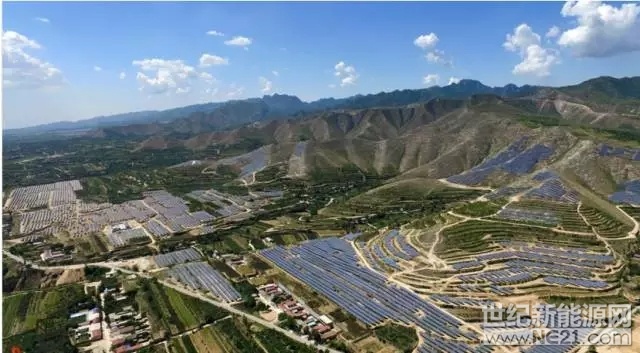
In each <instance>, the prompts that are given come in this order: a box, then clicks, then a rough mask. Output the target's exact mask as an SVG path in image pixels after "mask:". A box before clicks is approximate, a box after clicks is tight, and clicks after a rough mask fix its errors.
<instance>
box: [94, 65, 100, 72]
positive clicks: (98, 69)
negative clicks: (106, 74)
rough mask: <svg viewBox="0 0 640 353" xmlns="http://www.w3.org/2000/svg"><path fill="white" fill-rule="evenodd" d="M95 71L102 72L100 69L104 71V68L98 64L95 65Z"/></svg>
mask: <svg viewBox="0 0 640 353" xmlns="http://www.w3.org/2000/svg"><path fill="white" fill-rule="evenodd" d="M93 71H95V72H100V71H102V68H101V67H100V66H97V65H96V66H94V67H93Z"/></svg>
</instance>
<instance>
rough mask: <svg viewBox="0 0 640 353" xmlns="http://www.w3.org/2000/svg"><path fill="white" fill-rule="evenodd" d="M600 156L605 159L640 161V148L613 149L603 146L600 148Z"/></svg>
mask: <svg viewBox="0 0 640 353" xmlns="http://www.w3.org/2000/svg"><path fill="white" fill-rule="evenodd" d="M598 154H599V155H600V156H603V157H619V158H625V159H631V160H634V161H640V148H635V149H634V148H623V147H613V146H609V145H606V144H602V145H600V147H599V148H598Z"/></svg>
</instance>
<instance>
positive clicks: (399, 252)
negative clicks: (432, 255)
mask: <svg viewBox="0 0 640 353" xmlns="http://www.w3.org/2000/svg"><path fill="white" fill-rule="evenodd" d="M384 247H385V248H386V249H387V250H388V251H389V252H390V253H391V254H392V255H393V256H395V257H398V258H401V259H403V260H407V261H408V260H411V259H413V258H415V257H416V256H418V255H419V254H418V251H417V250H416V249H415V248H414V247H413V246H411V245H410V244H409V243H407V240H406V239H405V237H404V236H402V235H401V234H400V231H398V230H397V229H393V230H391V231H389V232H388V233H387V234H386V235H385V236H384Z"/></svg>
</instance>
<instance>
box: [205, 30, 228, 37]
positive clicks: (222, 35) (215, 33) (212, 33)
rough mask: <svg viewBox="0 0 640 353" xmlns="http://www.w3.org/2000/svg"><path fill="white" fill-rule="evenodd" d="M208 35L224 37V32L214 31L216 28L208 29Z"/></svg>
mask: <svg viewBox="0 0 640 353" xmlns="http://www.w3.org/2000/svg"><path fill="white" fill-rule="evenodd" d="M207 35H208V36H214V37H224V33H222V32H218V31H214V30H210V31H207Z"/></svg>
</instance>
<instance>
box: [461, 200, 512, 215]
mask: <svg viewBox="0 0 640 353" xmlns="http://www.w3.org/2000/svg"><path fill="white" fill-rule="evenodd" d="M505 203H506V202H504V201H499V200H495V201H478V202H471V203H467V204H465V205H462V206H459V207H456V208H455V209H454V210H453V211H454V212H455V213H458V214H461V215H465V216H470V217H486V216H490V215H492V214H494V213H496V212H498V211H500V208H502V206H504V204H505Z"/></svg>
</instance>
